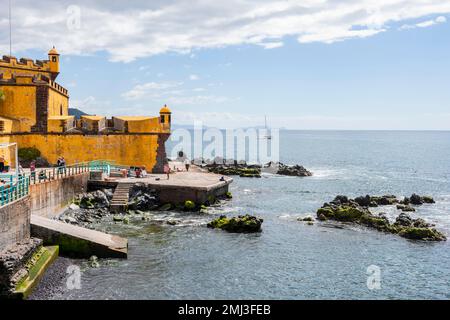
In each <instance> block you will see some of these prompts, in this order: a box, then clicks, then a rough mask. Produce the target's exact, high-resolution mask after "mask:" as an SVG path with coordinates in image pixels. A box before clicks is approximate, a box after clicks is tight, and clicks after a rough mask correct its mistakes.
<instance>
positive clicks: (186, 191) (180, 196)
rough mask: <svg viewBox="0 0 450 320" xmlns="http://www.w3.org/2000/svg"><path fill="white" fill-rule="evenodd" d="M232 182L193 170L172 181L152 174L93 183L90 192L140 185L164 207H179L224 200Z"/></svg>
mask: <svg viewBox="0 0 450 320" xmlns="http://www.w3.org/2000/svg"><path fill="white" fill-rule="evenodd" d="M171 166H175V167H176V168H177V166H176V164H175V165H174V164H173V163H171ZM232 182H233V178H231V177H228V176H222V175H218V174H214V173H209V172H205V171H202V170H201V169H199V168H198V167H196V166H193V167H191V170H189V171H188V172H186V171H175V172H172V173H171V174H170V178H169V179H167V175H165V174H149V175H147V176H146V177H145V178H134V177H131V178H116V177H114V178H111V177H110V178H109V179H107V180H103V181H97V180H90V181H88V188H89V189H101V188H116V187H118V186H120V185H124V186H127V187H128V185H133V184H136V183H139V184H144V185H146V186H148V187H150V188H152V189H155V190H157V191H158V192H159V199H160V201H161V202H162V203H172V204H179V203H184V202H185V201H186V200H191V201H194V202H195V203H198V204H203V203H205V202H206V201H207V200H208V198H209V197H211V196H213V197H220V196H224V195H225V194H226V193H227V192H228V188H229V185H230V184H231V183H232ZM121 191H122V190H121ZM122 198H123V197H122Z"/></svg>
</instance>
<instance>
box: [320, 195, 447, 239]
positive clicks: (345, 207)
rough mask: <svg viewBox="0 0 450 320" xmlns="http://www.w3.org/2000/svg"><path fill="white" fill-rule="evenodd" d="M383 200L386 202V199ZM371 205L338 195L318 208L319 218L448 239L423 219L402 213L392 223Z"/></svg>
mask: <svg viewBox="0 0 450 320" xmlns="http://www.w3.org/2000/svg"><path fill="white" fill-rule="evenodd" d="M364 198H365V200H364V202H363V203H364V204H367V201H366V200H367V199H366V197H364ZM388 198H389V199H394V197H392V196H389V197H388ZM360 200H361V199H360ZM382 201H383V203H384V201H385V200H382ZM359 202H361V201H359ZM371 202H372V201H370V203H371ZM392 202H393V203H394V200H392ZM370 203H369V206H370ZM369 206H362V205H360V204H359V203H358V202H357V201H356V199H355V200H353V199H348V198H347V197H346V196H337V197H336V198H335V199H334V200H333V201H331V202H330V203H325V204H324V205H323V206H322V208H320V209H319V210H317V218H318V220H321V221H325V220H334V221H340V222H347V223H355V224H359V225H363V226H366V227H369V228H374V229H376V230H378V231H383V232H388V233H392V234H397V235H399V236H401V237H404V238H408V239H413V240H424V241H445V240H446V237H445V235H444V234H443V233H441V232H439V231H437V230H436V229H434V228H432V227H433V225H431V224H429V223H427V222H425V221H424V220H423V219H412V218H411V217H410V216H408V215H407V214H405V213H401V214H400V215H399V216H398V217H397V219H396V221H395V222H394V223H393V224H391V223H390V222H389V219H388V218H386V216H384V214H380V215H378V216H375V215H373V214H372V213H371V212H370V211H369V209H368V207H369Z"/></svg>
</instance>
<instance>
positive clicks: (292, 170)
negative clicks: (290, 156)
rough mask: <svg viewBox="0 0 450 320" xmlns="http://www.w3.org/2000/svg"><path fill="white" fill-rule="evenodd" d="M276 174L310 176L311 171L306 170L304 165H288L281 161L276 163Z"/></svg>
mask: <svg viewBox="0 0 450 320" xmlns="http://www.w3.org/2000/svg"><path fill="white" fill-rule="evenodd" d="M277 174H279V175H283V176H296V177H311V176H312V175H313V174H312V172H310V171H308V170H306V168H305V167H303V166H300V165H293V166H288V165H285V164H283V163H281V162H280V163H278V170H277Z"/></svg>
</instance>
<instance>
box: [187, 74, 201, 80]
mask: <svg viewBox="0 0 450 320" xmlns="http://www.w3.org/2000/svg"><path fill="white" fill-rule="evenodd" d="M199 79H200V77H199V76H198V75H196V74H191V75H190V76H189V80H191V81H196V80H199Z"/></svg>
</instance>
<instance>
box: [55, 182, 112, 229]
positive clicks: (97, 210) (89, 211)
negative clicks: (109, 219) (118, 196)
mask: <svg viewBox="0 0 450 320" xmlns="http://www.w3.org/2000/svg"><path fill="white" fill-rule="evenodd" d="M111 199H112V191H111V190H109V189H105V190H97V191H94V192H89V193H82V194H80V195H78V196H77V197H76V198H75V199H74V202H73V203H72V204H71V205H70V206H69V207H68V209H67V210H65V211H64V212H63V213H62V214H61V215H59V216H58V217H57V219H58V220H60V221H62V222H65V223H70V224H73V225H78V226H82V227H89V225H91V224H92V223H95V222H99V221H100V220H101V219H103V218H104V217H106V216H109V215H110V213H109V205H110V201H111Z"/></svg>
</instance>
